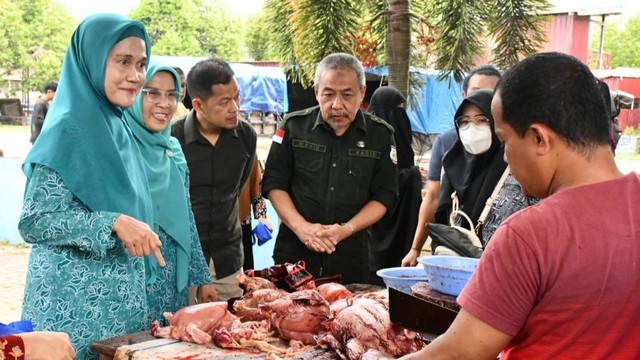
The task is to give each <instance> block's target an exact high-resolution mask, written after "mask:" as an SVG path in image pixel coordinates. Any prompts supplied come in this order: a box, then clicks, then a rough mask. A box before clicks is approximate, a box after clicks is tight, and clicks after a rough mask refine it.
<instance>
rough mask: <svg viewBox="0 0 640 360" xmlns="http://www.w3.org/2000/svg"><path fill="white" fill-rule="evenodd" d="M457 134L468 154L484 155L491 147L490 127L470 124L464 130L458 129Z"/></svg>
mask: <svg viewBox="0 0 640 360" xmlns="http://www.w3.org/2000/svg"><path fill="white" fill-rule="evenodd" d="M458 132H459V135H460V141H462V145H463V146H464V149H465V150H466V151H467V152H468V153H470V154H473V155H480V154H484V153H485V152H487V150H489V148H490V147H491V126H486V125H476V124H473V123H472V124H469V127H468V128H466V129H464V130H462V129H458Z"/></svg>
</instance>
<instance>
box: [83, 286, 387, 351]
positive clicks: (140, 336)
mask: <svg viewBox="0 0 640 360" xmlns="http://www.w3.org/2000/svg"><path fill="white" fill-rule="evenodd" d="M347 288H348V289H349V290H350V291H351V292H353V293H354V294H362V293H369V292H376V291H379V292H382V291H384V292H385V293H386V289H384V288H382V287H380V286H377V285H368V284H350V285H347ZM271 344H272V345H275V346H277V347H280V348H282V349H286V348H287V346H288V343H287V342H285V341H284V340H281V341H280V342H278V343H271ZM91 349H92V350H93V351H95V352H97V353H98V354H99V356H100V357H99V360H147V359H180V360H201V359H202V360H205V359H217V360H225V359H266V357H267V355H268V354H267V353H264V352H259V351H257V350H256V351H253V350H251V349H222V348H219V347H217V346H215V345H214V344H208V345H198V344H190V343H187V342H183V341H179V340H174V339H158V338H155V337H154V336H153V335H151V331H141V332H138V333H133V334H127V335H123V336H118V337H113V338H109V339H104V340H99V341H96V342H95V343H93V345H91ZM288 359H297V360H311V359H318V360H339V359H340V358H339V357H338V355H337V354H336V353H335V352H334V351H333V350H324V349H321V348H320V347H318V346H316V347H313V348H310V349H308V350H306V351H304V352H301V353H299V354H297V355H295V356H292V357H288Z"/></svg>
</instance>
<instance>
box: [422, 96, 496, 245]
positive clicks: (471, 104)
mask: <svg viewBox="0 0 640 360" xmlns="http://www.w3.org/2000/svg"><path fill="white" fill-rule="evenodd" d="M492 98H493V90H490V89H480V90H476V91H474V92H472V93H470V94H469V95H468V96H467V97H466V98H465V99H464V100H463V101H462V103H461V104H460V106H459V107H458V110H457V111H456V114H455V117H454V118H455V126H456V130H457V132H458V140H457V141H456V142H455V143H454V145H453V146H452V147H451V149H450V150H449V152H447V154H446V155H445V157H444V159H443V161H442V168H443V174H442V182H441V189H440V202H439V203H438V208H437V210H436V214H435V218H436V222H437V223H440V224H449V214H450V213H451V211H452V200H451V194H452V193H453V192H454V191H455V192H456V195H457V197H458V200H459V204H460V205H459V206H460V210H462V211H464V213H466V214H467V215H469V217H470V218H471V220H472V221H473V223H474V225H475V224H476V223H477V221H478V218H479V217H480V214H481V213H482V210H483V209H484V206H485V202H486V201H487V198H489V196H490V195H491V193H492V192H493V190H494V189H495V187H496V185H497V183H498V181H499V180H500V177H501V176H502V174H503V173H504V171H505V169H506V167H507V163H506V162H505V161H504V157H503V155H504V152H503V149H502V146H500V141H499V140H498V137H497V136H496V134H495V125H494V121H493V116H492V115H491V100H492ZM460 225H461V226H464V227H466V228H468V227H469V225H468V224H467V222H466V221H462V222H461V223H460ZM481 234H482V232H480V234H479V236H481ZM481 240H482V239H481Z"/></svg>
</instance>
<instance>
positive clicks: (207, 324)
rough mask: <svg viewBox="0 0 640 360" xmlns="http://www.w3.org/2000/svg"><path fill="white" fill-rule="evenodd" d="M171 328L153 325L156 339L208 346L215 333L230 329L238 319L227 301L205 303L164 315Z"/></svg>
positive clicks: (155, 323)
mask: <svg viewBox="0 0 640 360" xmlns="http://www.w3.org/2000/svg"><path fill="white" fill-rule="evenodd" d="M164 317H165V318H166V319H167V321H168V322H169V326H166V327H159V326H158V323H157V322H154V325H152V333H153V335H154V336H156V337H164V338H172V339H176V340H182V341H187V342H190V343H195V344H207V343H209V342H210V341H211V335H212V334H213V331H214V330H216V329H219V328H230V327H231V325H232V324H233V323H234V322H235V321H236V320H237V318H236V317H235V316H234V315H233V314H231V313H230V312H229V310H227V302H226V301H218V302H211V303H204V304H198V305H192V306H187V307H184V308H182V309H180V310H178V311H177V312H176V313H175V314H172V313H170V312H166V313H164Z"/></svg>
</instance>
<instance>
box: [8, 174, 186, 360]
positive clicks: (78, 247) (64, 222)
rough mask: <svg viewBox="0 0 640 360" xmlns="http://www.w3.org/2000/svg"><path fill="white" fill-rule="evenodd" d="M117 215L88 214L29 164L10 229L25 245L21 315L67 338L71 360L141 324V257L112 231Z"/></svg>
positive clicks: (144, 313) (57, 182) (144, 311)
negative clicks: (18, 212)
mask: <svg viewBox="0 0 640 360" xmlns="http://www.w3.org/2000/svg"><path fill="white" fill-rule="evenodd" d="M117 216H119V214H117V213H111V212H105V211H96V212H92V211H91V210H89V209H88V208H87V207H86V206H85V205H84V204H83V203H82V202H80V200H79V199H78V198H77V197H75V196H74V194H72V193H71V192H70V191H69V189H68V188H67V186H66V185H65V184H64V183H63V182H62V179H61V178H60V176H59V175H58V174H57V173H56V172H55V171H53V170H52V169H50V168H48V167H46V166H44V165H37V166H36V167H35V169H34V172H33V175H32V177H31V181H30V182H29V184H28V187H27V192H26V195H25V199H24V206H23V211H22V215H21V218H20V222H19V225H18V226H19V229H20V232H21V234H22V237H23V238H24V239H25V241H26V242H28V243H30V244H33V247H32V249H31V256H30V259H29V269H28V272H27V281H26V286H25V296H24V303H23V310H22V311H23V312H22V318H23V319H29V320H31V321H33V324H34V328H35V329H36V330H53V331H63V332H66V333H67V334H69V336H70V337H71V341H72V343H73V345H74V347H75V349H76V353H77V355H76V359H97V358H98V356H97V354H96V353H94V352H92V351H90V350H89V347H90V346H91V344H92V343H93V342H94V341H96V340H99V339H105V338H109V337H113V336H118V335H124V334H128V333H133V332H137V331H141V330H143V329H147V328H148V327H149V324H148V322H147V321H148V320H147V319H148V306H147V299H146V296H145V269H144V260H143V258H142V257H132V256H130V255H129V254H128V252H127V250H126V249H125V248H124V246H123V245H122V243H121V242H120V241H119V240H118V239H117V238H116V237H115V236H114V235H113V234H112V228H113V224H114V222H115V220H116V217H117ZM174 287H175V286H174Z"/></svg>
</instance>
